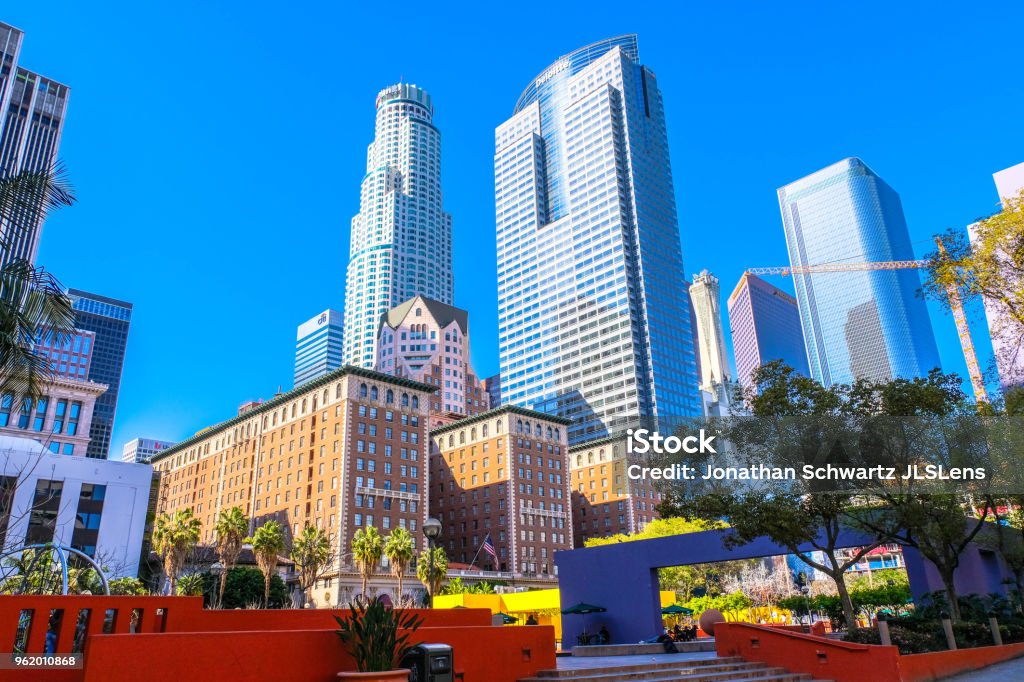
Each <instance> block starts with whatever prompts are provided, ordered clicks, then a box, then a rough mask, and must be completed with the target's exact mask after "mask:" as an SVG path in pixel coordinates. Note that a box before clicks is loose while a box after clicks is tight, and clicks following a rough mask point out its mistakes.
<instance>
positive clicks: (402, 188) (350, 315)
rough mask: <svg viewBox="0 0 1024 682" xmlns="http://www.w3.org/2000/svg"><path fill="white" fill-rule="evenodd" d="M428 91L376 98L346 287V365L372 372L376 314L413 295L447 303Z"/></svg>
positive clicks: (448, 245)
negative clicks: (374, 115)
mask: <svg viewBox="0 0 1024 682" xmlns="http://www.w3.org/2000/svg"><path fill="white" fill-rule="evenodd" d="M433 118H434V105H433V102H432V101H431V99H430V95H428V94H427V91H426V90H424V89H422V88H418V87H416V86H415V85H410V84H408V83H399V84H398V85H392V86H390V87H387V88H385V89H383V90H381V91H380V94H378V95H377V123H376V131H375V135H374V139H373V142H372V143H371V144H370V147H369V150H368V151H367V154H366V175H365V176H363V182H362V188H361V192H360V198H359V213H358V215H356V216H355V217H354V218H352V238H351V245H350V248H349V262H348V273H347V276H346V281H345V324H344V326H345V343H344V364H346V365H355V366H356V367H365V368H368V369H373V367H374V365H375V364H376V361H377V330H378V327H379V324H380V318H381V315H383V314H384V313H386V312H387V311H388V310H391V309H392V308H394V307H395V306H397V305H398V304H400V303H403V302H404V301H408V300H409V299H410V298H414V297H415V296H419V295H422V296H426V297H427V298H431V299H434V300H435V301H440V302H441V303H446V304H448V305H451V304H452V303H453V300H452V298H453V288H454V283H453V278H452V217H451V215H450V214H448V213H446V212H445V211H444V208H443V205H442V197H441V133H440V131H439V130H438V129H437V128H436V127H435V126H434V123H433Z"/></svg>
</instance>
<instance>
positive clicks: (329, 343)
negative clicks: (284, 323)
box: [294, 310, 343, 386]
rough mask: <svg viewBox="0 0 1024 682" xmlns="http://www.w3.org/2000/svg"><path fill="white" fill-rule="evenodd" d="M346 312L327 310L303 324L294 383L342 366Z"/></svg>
mask: <svg viewBox="0 0 1024 682" xmlns="http://www.w3.org/2000/svg"><path fill="white" fill-rule="evenodd" d="M342 348H343V345H342V316H341V313H339V312H338V311H336V310H325V311H323V312H322V313H320V314H319V315H317V316H316V317H313V318H310V319H309V320H307V321H305V322H303V323H302V324H300V325H299V328H298V330H297V332H296V334H295V382H294V385H295V386H298V385H299V384H304V383H306V382H307V381H310V380H312V379H316V378H317V377H322V376H323V375H325V374H327V373H328V372H333V371H334V370H336V369H338V368H339V367H341V356H342Z"/></svg>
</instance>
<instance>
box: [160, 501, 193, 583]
mask: <svg viewBox="0 0 1024 682" xmlns="http://www.w3.org/2000/svg"><path fill="white" fill-rule="evenodd" d="M202 526H203V524H202V522H201V521H200V520H199V519H197V518H196V517H195V516H193V515H192V509H191V508H186V509H179V510H178V511H176V512H174V514H161V515H160V516H158V517H157V519H156V525H155V527H154V528H153V550H154V551H156V553H157V554H159V555H160V556H161V557H162V558H163V562H164V573H165V574H166V575H167V579H168V580H169V581H170V584H169V586H168V594H174V593H175V592H174V590H175V587H176V586H177V583H178V575H179V574H180V573H181V569H182V568H183V567H184V565H185V560H186V559H187V558H188V555H189V552H191V551H192V548H194V547H195V546H196V543H197V542H199V531H200V529H201V528H202Z"/></svg>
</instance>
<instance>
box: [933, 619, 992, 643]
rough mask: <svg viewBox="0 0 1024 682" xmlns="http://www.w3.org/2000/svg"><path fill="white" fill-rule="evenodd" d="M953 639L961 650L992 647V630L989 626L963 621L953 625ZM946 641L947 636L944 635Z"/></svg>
mask: <svg viewBox="0 0 1024 682" xmlns="http://www.w3.org/2000/svg"><path fill="white" fill-rule="evenodd" d="M953 637H955V638H956V645H957V647H958V648H960V649H972V648H974V647H977V646H992V645H993V644H995V642H993V641H992V629H991V628H989V626H988V624H982V623H976V622H968V621H962V622H960V623H953ZM943 639H945V635H943Z"/></svg>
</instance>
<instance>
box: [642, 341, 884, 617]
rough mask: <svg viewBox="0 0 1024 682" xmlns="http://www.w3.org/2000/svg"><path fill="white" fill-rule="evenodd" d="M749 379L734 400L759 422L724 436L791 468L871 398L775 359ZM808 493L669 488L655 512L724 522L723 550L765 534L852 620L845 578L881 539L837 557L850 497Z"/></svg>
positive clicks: (809, 458) (814, 455) (810, 457)
mask: <svg viewBox="0 0 1024 682" xmlns="http://www.w3.org/2000/svg"><path fill="white" fill-rule="evenodd" d="M751 379H752V381H751V388H749V389H747V390H745V391H744V392H742V393H741V394H740V395H739V396H738V397H739V398H740V399H741V400H742V401H743V403H744V404H745V406H746V407H747V409H749V410H750V412H751V413H752V414H753V416H755V417H758V419H755V420H737V421H736V422H735V423H733V424H727V425H726V429H727V430H726V435H728V436H729V438H730V439H731V440H732V441H733V442H734V443H736V444H737V447H738V448H740V449H742V450H743V451H744V452H746V453H747V454H748V456H750V455H753V454H756V455H757V457H751V459H754V460H761V461H764V462H771V463H776V462H777V461H778V460H779V459H780V458H792V460H793V461H792V462H791V463H792V464H797V463H804V462H806V463H810V462H815V461H818V458H820V457H821V456H822V454H823V452H822V449H823V447H826V446H823V444H825V443H833V442H835V438H836V435H837V434H839V433H842V432H843V431H844V429H845V428H846V427H845V422H846V417H847V416H849V415H850V414H853V413H855V412H857V411H858V410H863V409H865V408H864V402H865V400H866V398H865V394H866V393H867V394H868V395H870V392H867V391H865V389H864V385H863V384H862V383H859V384H858V385H856V386H853V387H849V386H840V385H836V386H833V387H831V388H825V387H823V386H822V385H821V384H819V383H817V382H816V381H814V380H813V379H810V378H808V377H805V376H802V375H800V374H798V373H796V372H795V371H794V370H793V368H791V367H789V366H787V365H786V364H785V363H783V362H781V361H774V362H769V363H767V364H765V365H762V366H760V367H758V368H757V369H756V370H754V372H753V374H752V377H751ZM824 454H825V455H827V456H832V454H833V453H832V452H831V451H826V452H825V453H824ZM809 492H810V493H813V492H814V491H813V490H807V489H805V488H801V487H796V488H794V487H793V486H792V485H791V483H790V482H789V481H785V482H783V483H782V484H780V485H779V486H771V485H766V486H763V487H760V488H752V489H750V490H747V491H744V492H734V491H732V490H730V489H727V488H721V489H717V490H708V491H698V493H697V494H696V495H692V496H690V495H681V494H680V493H679V491H678V490H672V491H669V492H668V493H667V494H665V495H663V501H662V502H661V504H660V505H659V507H658V511H659V512H660V513H661V515H662V516H663V517H673V516H681V517H683V518H688V519H699V520H704V521H708V522H710V521H715V520H718V519H725V521H726V522H727V523H728V524H729V530H730V532H729V533H728V534H727V535H726V536H725V538H724V541H725V544H726V546H728V547H735V546H739V545H744V544H747V543H749V542H752V541H754V540H755V539H757V538H759V537H763V536H767V537H769V538H770V539H771V540H773V541H774V542H776V543H778V544H779V545H782V546H783V547H785V548H786V549H787V551H789V552H790V553H792V554H794V555H795V556H797V557H798V558H799V559H800V560H801V561H802V562H804V563H805V564H807V565H808V566H811V567H813V568H815V569H817V570H819V571H821V572H822V573H824V574H825V575H827V576H828V577H829V578H830V579H831V580H832V581H833V582H834V583H835V585H836V589H837V592H838V595H839V599H840V602H841V603H842V605H843V611H844V614H845V617H846V621H847V622H848V623H853V622H854V617H855V609H854V607H853V602H852V600H851V599H850V595H849V592H848V590H847V588H846V584H845V581H844V574H845V573H846V571H847V569H849V568H850V567H851V566H852V565H853V564H855V563H856V562H858V561H859V560H860V559H861V558H862V557H863V556H864V555H865V554H866V553H867V552H868V551H870V550H871V549H874V548H875V547H877V546H878V545H880V544H882V542H883V541H884V540H885V538H886V537H887V536H886V535H885V534H884V533H881V532H880V533H878V534H877V535H876V537H875V539H874V541H873V542H869V543H868V544H867V545H866V546H864V547H862V548H859V549H858V550H857V551H856V552H853V553H852V554H847V553H845V552H842V551H841V548H840V546H839V541H840V540H839V538H840V534H841V533H842V531H843V528H844V526H847V525H849V522H850V516H851V509H852V508H853V500H852V495H848V494H841V493H838V492H829V493H827V494H808V493H809ZM816 552H817V553H818V554H816ZM819 556H820V557H822V560H818V558H817V557H819Z"/></svg>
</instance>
